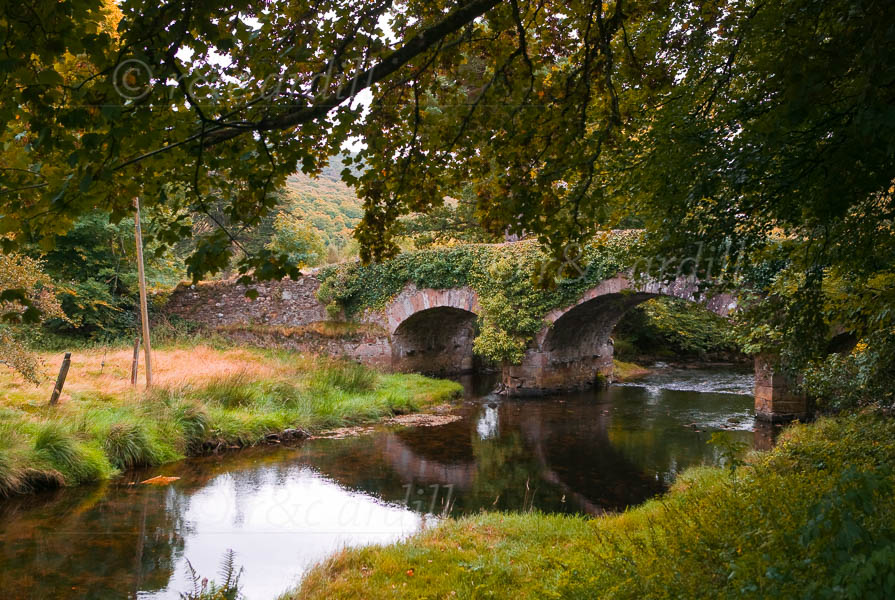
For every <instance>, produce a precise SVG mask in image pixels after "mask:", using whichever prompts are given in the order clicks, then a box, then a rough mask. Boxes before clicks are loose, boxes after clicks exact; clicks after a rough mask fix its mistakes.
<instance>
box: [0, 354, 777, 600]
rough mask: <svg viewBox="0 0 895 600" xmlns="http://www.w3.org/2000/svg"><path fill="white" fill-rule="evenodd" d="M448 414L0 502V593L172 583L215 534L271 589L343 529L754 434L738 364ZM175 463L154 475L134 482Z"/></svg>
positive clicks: (629, 500) (204, 553) (471, 402)
mask: <svg viewBox="0 0 895 600" xmlns="http://www.w3.org/2000/svg"><path fill="white" fill-rule="evenodd" d="M490 383H491V382H490V381H487V380H477V381H473V380H470V381H467V382H465V384H466V386H467V396H466V399H465V401H464V402H463V403H462V405H461V406H460V407H459V409H458V413H459V414H460V415H461V416H462V419H460V420H458V421H455V422H453V423H449V424H447V425H441V426H437V427H421V428H395V427H392V428H386V427H383V428H380V429H377V430H376V431H375V432H374V433H372V434H368V435H363V436H359V437H351V438H344V439H316V440H310V441H306V442H304V443H301V444H298V445H296V446H294V447H275V448H270V447H265V448H255V449H250V450H245V451H242V452H237V453H232V454H228V455H224V456H213V457H204V458H198V459H191V460H186V461H182V462H180V463H177V464H173V465H166V466H163V467H159V468H155V469H151V470H146V471H142V472H139V473H129V474H127V475H126V476H124V477H123V478H120V479H118V480H116V481H114V482H108V483H105V484H102V485H98V486H88V487H83V488H78V489H69V490H59V491H56V492H48V493H44V494H38V495H35V496H29V497H22V498H16V499H13V500H9V501H6V502H4V503H0V565H2V569H0V592H2V593H0V597H2V598H4V599H5V598H35V599H36V598H41V599H43V598H57V597H66V598H124V597H131V598H134V597H136V598H153V599H155V598H178V597H179V593H180V592H185V591H188V590H189V589H190V588H191V583H190V565H191V566H192V568H193V569H195V571H196V572H197V573H198V574H199V576H200V577H209V578H215V577H216V576H217V573H218V571H219V569H220V563H221V561H222V559H223V557H224V555H225V553H226V551H227V550H230V549H232V550H233V551H234V552H235V561H236V563H237V564H238V565H240V566H241V567H242V568H243V569H244V570H243V574H242V578H241V584H242V585H241V589H242V590H243V591H244V593H245V594H246V597H248V598H250V599H253V600H254V599H263V598H272V597H276V596H277V595H278V594H279V593H281V592H283V591H285V590H286V589H288V588H289V587H291V586H293V585H295V584H296V583H297V582H298V581H299V580H300V578H301V576H302V573H303V572H305V571H306V570H307V569H308V568H309V567H310V566H311V565H313V564H314V563H316V562H318V561H320V560H321V559H323V558H325V557H326V556H327V555H328V554H330V553H332V552H335V551H337V550H339V549H340V548H343V547H345V546H348V545H359V544H367V543H387V542H391V541H394V540H396V539H399V538H401V537H403V536H407V535H409V534H411V533H413V532H415V531H418V530H419V529H421V528H424V527H427V526H431V525H432V524H434V523H436V522H437V521H438V520H439V519H440V518H442V516H444V515H451V516H459V515H464V514H469V513H474V512H478V511H480V510H530V509H537V510H542V511H549V512H564V513H581V514H601V513H603V512H606V511H617V510H621V509H624V508H625V507H626V506H632V505H635V504H638V503H641V502H643V501H644V500H646V499H648V498H650V497H652V496H655V495H656V494H659V493H662V492H663V491H664V490H665V489H667V487H668V485H669V484H670V483H671V482H672V481H673V480H674V478H675V476H676V475H677V474H678V473H680V472H681V471H682V470H683V469H686V468H687V467H690V466H692V465H697V464H703V463H705V464H719V463H720V461H721V460H722V453H721V451H720V450H719V449H718V448H717V447H716V446H714V445H710V444H708V443H707V442H708V440H709V438H710V437H711V434H712V433H713V432H715V431H721V430H724V431H727V432H728V433H727V435H729V436H731V437H732V438H734V439H735V440H737V441H742V442H746V443H748V444H751V445H757V446H762V447H763V446H766V445H767V444H768V443H769V441H768V440H769V439H770V437H771V435H772V433H771V432H768V431H765V430H763V429H761V428H759V429H756V428H755V424H754V420H753V411H752V404H753V401H752V397H751V389H752V377H751V374H749V373H742V372H737V371H731V370H723V369H712V370H681V369H671V368H660V369H658V370H657V371H656V372H655V373H653V374H652V375H650V376H648V377H646V378H645V379H643V380H641V381H638V382H636V383H628V384H622V385H614V386H612V387H610V388H608V389H605V390H599V391H593V392H588V393H580V394H563V395H557V396H552V397H546V398H540V399H524V400H504V399H499V398H494V397H489V396H484V395H482V394H481V390H482V389H488V387H489V385H490ZM156 475H166V476H174V477H180V479H179V480H178V481H176V482H174V483H172V484H171V485H169V486H166V487H157V486H150V485H135V483H138V482H139V481H142V480H144V479H146V478H148V477H153V476H156Z"/></svg>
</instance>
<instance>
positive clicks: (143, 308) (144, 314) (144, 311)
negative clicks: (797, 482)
mask: <svg viewBox="0 0 895 600" xmlns="http://www.w3.org/2000/svg"><path fill="white" fill-rule="evenodd" d="M134 209H135V210H136V216H135V218H134V234H135V236H136V240H137V274H138V275H139V278H140V322H141V324H142V325H143V350H144V351H145V354H146V387H152V347H151V346H150V344H149V304H148V302H147V300H146V273H145V272H144V270H143V231H142V230H141V229H140V198H134Z"/></svg>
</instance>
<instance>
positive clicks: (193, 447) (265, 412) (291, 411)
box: [0, 358, 461, 497]
mask: <svg viewBox="0 0 895 600" xmlns="http://www.w3.org/2000/svg"><path fill="white" fill-rule="evenodd" d="M270 360H278V359H273V358H272V359H270ZM300 366H301V367H302V369H299V370H298V372H296V373H295V374H293V375H289V374H288V373H285V372H281V373H280V374H278V375H276V376H272V377H261V376H258V375H254V374H251V373H248V372H246V371H237V372H235V373H230V374H227V375H224V376H220V377H216V378H212V379H210V380H206V381H204V382H203V383H201V384H196V383H192V384H190V383H184V384H179V385H171V386H166V387H158V388H154V389H153V390H152V391H151V392H149V393H146V394H143V395H142V396H140V397H133V396H131V397H126V396H125V397H120V398H116V397H115V396H114V395H113V396H110V395H109V394H108V393H94V394H81V395H79V396H78V398H77V399H72V400H69V401H67V402H65V403H63V404H60V405H59V406H57V407H46V406H43V407H35V406H34V405H31V404H21V403H19V404H14V405H12V406H8V407H2V406H0V497H2V496H8V495H10V494H15V493H23V492H28V491H31V490H35V489H38V488H42V487H53V486H61V485H77V484H80V483H84V482H89V481H97V480H100V479H105V478H108V477H110V476H112V475H114V474H115V473H116V472H119V471H123V470H127V469H132V468H136V467H144V466H152V465H159V464H162V463H166V462H170V461H173V460H177V459H179V458H182V457H184V456H189V455H195V454H200V453H203V452H208V451H211V450H214V449H217V448H219V447H231V446H234V445H236V446H249V445H253V444H257V443H261V442H264V441H265V440H266V439H267V438H268V436H270V435H271V434H277V433H280V432H283V431H285V430H287V429H304V430H306V431H308V432H310V433H314V432H319V431H321V430H323V429H327V428H332V427H339V426H343V425H351V424H357V423H361V422H370V421H375V420H378V419H381V418H383V417H387V416H390V415H393V414H398V413H403V412H408V411H409V410H419V409H420V408H422V407H424V406H426V405H429V404H432V403H437V402H444V401H446V400H449V399H450V398H453V397H456V396H457V395H459V393H460V391H461V389H460V387H459V385H458V384H456V383H453V382H447V381H440V380H434V379H428V378H425V377H421V376H418V375H381V376H380V375H379V374H377V373H376V372H375V371H373V370H371V369H369V368H367V367H363V366H361V365H356V364H352V363H347V362H341V361H332V360H330V361H325V362H323V363H322V364H319V365H318V366H317V367H316V368H313V369H311V370H310V371H305V370H303V369H304V367H306V363H302V364H301V365H300Z"/></svg>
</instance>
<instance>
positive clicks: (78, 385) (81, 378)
mask: <svg viewBox="0 0 895 600" xmlns="http://www.w3.org/2000/svg"><path fill="white" fill-rule="evenodd" d="M63 355H64V353H62V352H54V353H42V354H41V359H42V360H43V362H44V371H45V372H46V380H45V381H44V382H43V383H42V384H41V385H40V386H35V385H33V384H30V383H27V382H25V381H24V380H22V378H21V377H19V376H18V375H17V374H15V373H14V372H13V371H11V370H10V369H0V404H10V403H18V402H39V401H48V400H49V397H50V393H51V392H52V391H53V382H54V380H55V377H56V373H57V372H58V371H57V369H58V367H59V365H60V364H62V357H63ZM132 357H133V351H132V350H129V349H117V348H116V349H109V350H107V351H103V350H102V349H97V350H80V351H75V352H73V353H72V357H71V368H70V369H69V372H68V377H67V379H66V381H65V388H64V391H63V394H62V401H63V402H64V401H65V400H67V399H70V398H71V396H72V394H79V393H96V394H103V395H114V396H128V395H130V394H131V393H133V388H131V385H130V372H131V360H132ZM104 363H105V364H104ZM298 366H299V365H298V364H295V363H290V362H287V361H283V360H272V359H271V357H270V356H265V355H264V354H262V353H261V352H260V351H256V350H247V349H238V348H237V349H228V350H217V349H214V348H211V347H208V346H194V347H189V348H171V349H163V350H154V351H153V353H152V367H153V369H152V372H153V384H154V385H157V386H161V387H175V386H179V385H182V384H186V383H191V384H200V383H202V382H204V381H207V380H209V379H211V378H218V377H226V376H228V375H233V374H236V373H245V374H246V375H248V376H251V377H252V378H257V379H261V378H269V377H276V376H282V375H287V374H290V373H294V372H295V370H296V368H297V367H298ZM139 371H140V372H139V379H138V381H139V385H138V389H142V388H143V384H144V382H145V380H146V379H145V378H146V375H145V364H144V355H143V352H142V351H141V352H140V369H139Z"/></svg>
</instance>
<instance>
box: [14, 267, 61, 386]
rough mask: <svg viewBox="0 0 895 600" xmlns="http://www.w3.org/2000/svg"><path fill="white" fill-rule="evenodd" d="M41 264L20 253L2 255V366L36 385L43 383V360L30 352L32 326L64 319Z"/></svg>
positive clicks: (50, 282) (53, 289) (51, 285)
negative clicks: (47, 319) (29, 343)
mask: <svg viewBox="0 0 895 600" xmlns="http://www.w3.org/2000/svg"><path fill="white" fill-rule="evenodd" d="M41 267H42V265H41V263H40V262H39V261H36V260H34V259H31V258H28V257H27V256H22V255H18V254H6V253H0V313H2V315H3V321H2V323H0V364H3V365H5V366H7V367H9V368H11V369H13V370H14V371H16V372H18V373H19V374H20V375H21V376H22V377H24V378H25V379H26V380H28V381H30V382H32V383H39V382H40V375H41V374H40V361H39V359H38V358H37V357H36V356H35V355H34V354H33V353H31V352H29V351H28V338H29V333H30V332H29V329H28V324H29V323H31V324H33V323H36V322H37V321H38V320H39V318H40V317H41V316H43V317H45V318H53V317H56V318H63V317H64V314H63V312H62V307H61V306H60V305H59V301H58V299H57V298H56V290H55V287H54V285H53V283H52V281H51V280H50V278H49V277H47V275H46V274H44V273H43V271H42V270H41Z"/></svg>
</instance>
